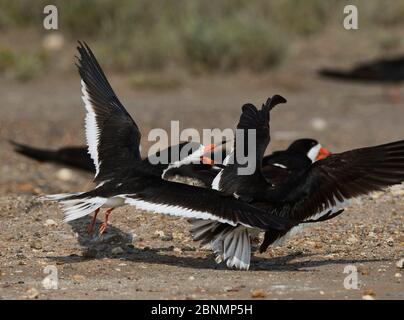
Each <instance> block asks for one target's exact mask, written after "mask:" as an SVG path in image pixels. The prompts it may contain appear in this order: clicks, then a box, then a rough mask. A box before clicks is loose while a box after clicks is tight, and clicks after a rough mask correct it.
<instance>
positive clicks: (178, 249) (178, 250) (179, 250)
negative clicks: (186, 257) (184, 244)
mask: <svg viewBox="0 0 404 320" xmlns="http://www.w3.org/2000/svg"><path fill="white" fill-rule="evenodd" d="M173 251H174V252H175V253H179V254H181V253H182V250H181V248H174V250H173Z"/></svg>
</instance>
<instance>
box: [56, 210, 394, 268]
mask: <svg viewBox="0 0 404 320" xmlns="http://www.w3.org/2000/svg"><path fill="white" fill-rule="evenodd" d="M100 223H101V222H100V220H97V227H98V226H99V225H100ZM69 224H70V226H71V227H72V230H73V232H77V234H78V235H79V236H78V242H79V244H80V245H81V246H82V247H83V252H84V255H82V256H79V255H72V256H64V257H49V259H52V260H56V261H57V262H61V263H80V262H84V261H89V260H95V259H103V258H111V259H120V260H126V261H131V262H143V263H154V264H164V265H170V266H178V267H185V268H193V269H212V270H222V269H223V270H226V267H225V266H224V264H220V265H218V264H216V263H215V261H214V256H213V254H207V256H206V257H187V256H175V255H170V254H169V253H167V252H172V249H173V247H172V246H169V247H162V248H145V249H139V248H136V247H134V246H133V245H132V235H131V234H128V233H126V232H124V231H122V230H121V229H119V228H116V227H114V226H113V225H109V226H108V231H107V233H106V234H105V235H103V236H101V237H99V236H98V235H96V234H97V233H95V235H93V236H91V235H89V234H88V233H87V231H86V228H87V225H88V217H87V220H86V219H85V218H84V219H78V220H75V221H71V222H69ZM95 230H97V229H95ZM117 246H120V247H121V248H122V249H123V251H124V252H123V253H121V254H118V255H117V254H113V253H112V252H111V250H112V249H113V248H114V247H117ZM313 255H314V254H310V253H303V252H296V253H293V254H289V255H286V256H281V257H273V258H262V257H254V256H253V257H252V259H251V268H250V271H276V272H282V271H300V272H310V271H311V270H307V268H316V267H321V266H324V265H330V264H331V265H332V264H337V265H340V264H342V265H347V264H355V263H367V262H376V261H387V259H321V258H320V259H318V258H317V259H316V260H311V259H306V260H304V261H296V262H293V259H295V258H307V257H310V256H313Z"/></svg>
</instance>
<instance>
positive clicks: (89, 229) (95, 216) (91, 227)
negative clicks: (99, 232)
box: [87, 208, 100, 234]
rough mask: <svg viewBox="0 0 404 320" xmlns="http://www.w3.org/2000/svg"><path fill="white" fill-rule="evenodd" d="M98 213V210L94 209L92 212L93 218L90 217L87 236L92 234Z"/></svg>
mask: <svg viewBox="0 0 404 320" xmlns="http://www.w3.org/2000/svg"><path fill="white" fill-rule="evenodd" d="M98 212H100V208H98V209H96V210H95V211H94V216H93V217H92V219H91V223H90V225H89V226H88V229H87V231H88V233H89V234H91V233H93V231H94V226H95V221H96V220H97V215H98Z"/></svg>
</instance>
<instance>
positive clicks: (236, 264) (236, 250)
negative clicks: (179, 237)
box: [189, 219, 251, 270]
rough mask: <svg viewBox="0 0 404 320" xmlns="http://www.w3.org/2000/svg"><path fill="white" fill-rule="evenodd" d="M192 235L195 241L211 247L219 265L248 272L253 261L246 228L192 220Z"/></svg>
mask: <svg viewBox="0 0 404 320" xmlns="http://www.w3.org/2000/svg"><path fill="white" fill-rule="evenodd" d="M189 222H190V223H191V224H192V227H191V234H192V237H193V239H194V240H195V241H201V244H202V245H205V246H210V247H211V248H212V250H213V252H214V254H215V256H216V258H215V260H216V262H217V263H221V262H226V265H227V267H229V268H237V269H240V270H248V269H249V267H250V260H251V241H250V235H249V233H248V229H247V228H246V227H244V226H236V227H234V226H231V225H227V224H225V223H219V222H216V221H209V220H199V219H191V220H190V221H189Z"/></svg>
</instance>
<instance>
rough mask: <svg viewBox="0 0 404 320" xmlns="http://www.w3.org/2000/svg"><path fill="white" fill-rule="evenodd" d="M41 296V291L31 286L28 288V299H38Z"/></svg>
mask: <svg viewBox="0 0 404 320" xmlns="http://www.w3.org/2000/svg"><path fill="white" fill-rule="evenodd" d="M38 296H39V291H38V290H37V289H35V288H30V289H28V290H27V298H28V299H36V298H38Z"/></svg>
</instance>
